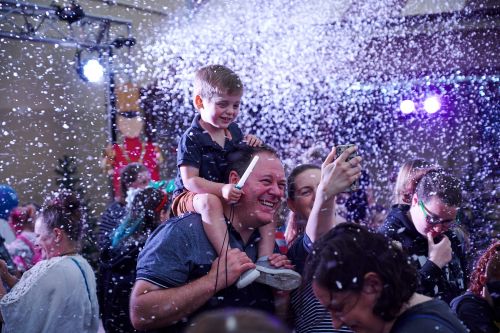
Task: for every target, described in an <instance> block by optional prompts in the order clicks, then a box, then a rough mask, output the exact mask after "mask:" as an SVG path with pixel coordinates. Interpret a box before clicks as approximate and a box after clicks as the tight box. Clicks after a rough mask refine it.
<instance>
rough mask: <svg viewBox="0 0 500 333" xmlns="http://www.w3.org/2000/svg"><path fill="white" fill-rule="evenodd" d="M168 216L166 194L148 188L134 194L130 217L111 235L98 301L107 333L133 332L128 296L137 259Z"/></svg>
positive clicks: (101, 270)
mask: <svg viewBox="0 0 500 333" xmlns="http://www.w3.org/2000/svg"><path fill="white" fill-rule="evenodd" d="M167 213H168V196H167V194H166V193H165V192H163V191H161V190H158V189H154V188H146V189H143V190H140V191H139V192H137V193H136V194H135V197H134V198H133V201H132V204H131V205H130V207H129V209H128V214H127V215H126V216H125V217H124V219H123V221H122V223H121V224H120V225H119V226H118V228H116V230H115V231H114V232H112V233H111V235H110V237H109V240H108V243H107V244H108V246H106V247H105V248H104V249H103V250H102V251H101V254H100V258H99V274H98V279H97V281H98V288H97V289H98V293H97V295H98V298H99V305H100V309H101V317H102V322H103V326H104V328H105V329H106V332H107V333H119V332H123V333H126V332H134V331H135V330H134V328H133V327H132V324H131V322H130V316H129V297H130V292H131V290H132V286H133V285H134V281H135V269H136V265H137V257H138V256H139V253H140V252H141V251H142V248H143V247H144V244H145V243H146V240H147V238H148V237H149V235H150V234H151V233H152V232H153V231H154V230H155V229H156V227H157V226H158V225H160V224H161V222H162V221H164V220H165V217H166V216H167Z"/></svg>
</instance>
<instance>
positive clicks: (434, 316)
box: [306, 223, 467, 333]
mask: <svg viewBox="0 0 500 333" xmlns="http://www.w3.org/2000/svg"><path fill="white" fill-rule="evenodd" d="M306 272H307V274H306V276H307V278H308V279H312V281H313V282H312V288H313V290H314V294H315V295H316V297H317V298H318V299H319V301H320V302H321V304H323V305H324V306H325V307H326V308H327V310H328V311H329V312H330V314H331V317H332V324H333V327H335V328H339V327H341V326H342V325H346V326H347V327H349V328H350V329H352V330H353V331H354V332H370V333H421V332H442V333H465V332H467V329H466V328H465V327H464V326H463V325H462V323H461V322H460V321H459V320H458V318H457V317H456V316H455V315H454V314H453V312H452V311H451V309H450V308H449V307H448V305H447V304H446V303H444V302H443V301H441V300H437V299H431V298H430V297H427V296H424V295H421V294H418V293H416V292H415V291H416V289H417V286H418V282H417V272H416V270H415V267H413V266H412V265H411V264H410V263H409V262H408V258H407V255H406V254H405V253H404V252H403V251H402V250H401V249H400V248H399V246H398V245H396V244H394V243H393V242H391V241H390V240H389V239H387V238H386V237H384V236H383V235H381V234H374V233H371V232H369V231H368V229H366V228H365V227H363V226H360V225H358V224H354V223H341V224H339V225H337V226H336V227H334V228H333V229H332V230H330V231H329V232H328V233H326V234H325V235H324V236H323V237H322V238H321V239H320V240H319V241H318V242H316V244H314V250H313V251H312V252H311V256H310V259H309V260H308V266H307V268H306Z"/></svg>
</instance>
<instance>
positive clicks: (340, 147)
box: [335, 143, 359, 192]
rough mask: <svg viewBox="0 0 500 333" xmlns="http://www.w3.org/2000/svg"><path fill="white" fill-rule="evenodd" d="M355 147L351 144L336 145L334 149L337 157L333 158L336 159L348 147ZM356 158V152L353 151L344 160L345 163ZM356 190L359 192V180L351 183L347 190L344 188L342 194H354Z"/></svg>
mask: <svg viewBox="0 0 500 333" xmlns="http://www.w3.org/2000/svg"><path fill="white" fill-rule="evenodd" d="M354 146H355V145H354V144H353V143H350V144H347V145H338V146H336V147H335V153H336V155H337V156H335V158H336V159H337V158H338V157H339V156H340V155H342V153H343V152H344V151H346V149H348V148H350V147H354ZM356 156H358V152H357V151H355V152H353V153H351V154H350V155H349V156H348V157H347V159H346V162H348V161H350V160H352V159H353V158H355V157H356ZM357 190H359V178H358V179H356V180H355V181H354V183H352V184H351V185H350V186H349V187H348V188H346V189H345V190H344V192H356V191H357Z"/></svg>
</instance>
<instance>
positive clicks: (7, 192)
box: [0, 184, 19, 244]
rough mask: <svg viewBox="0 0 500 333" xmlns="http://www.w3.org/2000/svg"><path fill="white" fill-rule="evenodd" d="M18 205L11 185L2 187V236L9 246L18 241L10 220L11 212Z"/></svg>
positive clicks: (0, 220)
mask: <svg viewBox="0 0 500 333" xmlns="http://www.w3.org/2000/svg"><path fill="white" fill-rule="evenodd" d="M18 204H19V200H18V198H17V193H16V191H14V189H13V188H12V187H10V186H9V185H5V184H2V185H0V236H1V237H2V238H3V240H4V241H5V243H7V244H8V243H10V242H12V241H14V239H16V235H15V234H14V231H13V230H12V228H11V227H10V225H9V222H8V219H9V215H10V212H11V211H12V210H13V209H14V208H16V207H17V205H18Z"/></svg>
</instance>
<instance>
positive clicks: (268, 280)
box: [255, 266, 302, 290]
mask: <svg viewBox="0 0 500 333" xmlns="http://www.w3.org/2000/svg"><path fill="white" fill-rule="evenodd" d="M256 269H257V270H258V271H259V272H260V276H259V277H257V279H256V280H255V281H256V282H259V283H263V284H267V285H268V286H271V287H273V288H276V289H279V290H294V289H297V288H298V287H300V284H301V283H302V277H301V276H300V274H299V273H297V272H296V271H293V270H291V269H287V268H280V269H276V268H274V269H273V268H267V267H262V266H257V268H256Z"/></svg>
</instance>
